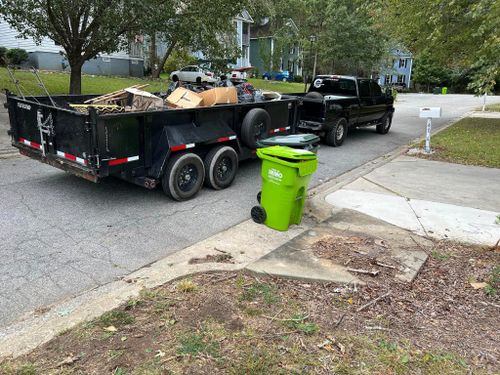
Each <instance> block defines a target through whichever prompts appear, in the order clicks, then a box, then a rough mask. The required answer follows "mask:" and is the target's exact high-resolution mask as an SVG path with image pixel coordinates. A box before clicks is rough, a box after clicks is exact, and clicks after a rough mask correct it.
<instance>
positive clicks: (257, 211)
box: [250, 206, 267, 224]
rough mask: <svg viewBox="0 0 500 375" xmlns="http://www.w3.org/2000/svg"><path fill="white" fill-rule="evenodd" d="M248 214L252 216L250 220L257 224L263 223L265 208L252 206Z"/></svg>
mask: <svg viewBox="0 0 500 375" xmlns="http://www.w3.org/2000/svg"><path fill="white" fill-rule="evenodd" d="M250 216H252V220H253V221H255V222H256V223H257V224H263V223H264V221H266V217H267V214H266V210H264V207H261V206H253V207H252V210H251V211H250Z"/></svg>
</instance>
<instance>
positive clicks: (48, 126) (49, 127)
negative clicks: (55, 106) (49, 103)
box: [36, 109, 56, 156]
mask: <svg viewBox="0 0 500 375" xmlns="http://www.w3.org/2000/svg"><path fill="white" fill-rule="evenodd" d="M42 118H43V114H42V111H41V110H40V109H39V110H38V111H37V113H36V119H37V126H38V130H39V131H40V144H41V145H42V154H43V156H45V145H46V143H47V142H46V141H45V138H44V136H43V135H44V134H47V135H48V136H54V135H55V134H56V133H55V130H54V122H53V120H52V113H49V115H48V116H47V118H46V119H45V121H43V120H42Z"/></svg>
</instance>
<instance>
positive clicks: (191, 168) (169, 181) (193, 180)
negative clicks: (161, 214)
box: [161, 153, 205, 201]
mask: <svg viewBox="0 0 500 375" xmlns="http://www.w3.org/2000/svg"><path fill="white" fill-rule="evenodd" d="M204 177H205V167H204V165H203V161H202V160H201V158H200V157H199V156H198V155H196V154H193V153H187V154H179V155H175V156H174V157H172V159H171V160H170V161H169V162H168V165H167V169H166V170H165V173H164V175H163V178H162V180H161V186H162V188H163V191H164V192H165V194H167V195H169V196H170V197H172V199H175V200H176V201H183V200H187V199H190V198H192V197H194V196H195V195H196V194H197V193H198V192H199V191H200V189H201V187H202V185H203V179H204Z"/></svg>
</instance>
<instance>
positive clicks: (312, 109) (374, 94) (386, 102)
mask: <svg viewBox="0 0 500 375" xmlns="http://www.w3.org/2000/svg"><path fill="white" fill-rule="evenodd" d="M393 104H394V98H393V97H392V96H391V94H390V93H389V92H387V93H384V92H383V91H382V89H381V88H380V86H379V85H378V83H377V82H375V81H374V80H373V79H369V78H358V77H353V76H341V75H318V76H316V77H315V78H314V80H313V82H312V84H311V85H310V87H309V91H308V92H307V94H305V95H303V96H302V103H301V106H300V112H299V116H300V117H299V122H298V129H299V131H302V132H306V133H316V134H318V135H319V136H321V138H322V139H323V140H324V141H325V142H326V143H327V144H328V145H330V146H334V147H335V146H340V145H342V143H343V142H344V140H345V138H346V137H347V133H348V130H349V129H350V128H355V127H365V126H375V127H376V130H377V133H379V134H387V133H388V132H389V129H390V127H391V124H392V115H393V113H394V105H393Z"/></svg>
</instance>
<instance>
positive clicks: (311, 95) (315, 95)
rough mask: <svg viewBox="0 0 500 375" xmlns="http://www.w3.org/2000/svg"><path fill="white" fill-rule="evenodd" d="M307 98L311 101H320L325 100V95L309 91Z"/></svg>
mask: <svg viewBox="0 0 500 375" xmlns="http://www.w3.org/2000/svg"><path fill="white" fill-rule="evenodd" d="M305 97H306V98H309V99H320V100H323V95H322V94H321V93H319V92H317V91H309V92H308V93H307V94H306V95H305Z"/></svg>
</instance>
